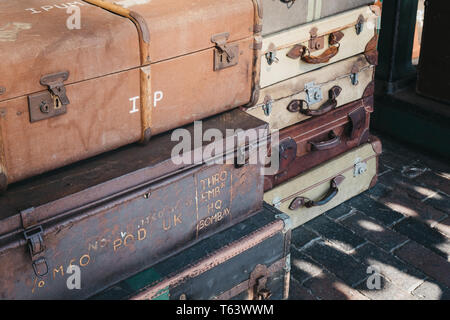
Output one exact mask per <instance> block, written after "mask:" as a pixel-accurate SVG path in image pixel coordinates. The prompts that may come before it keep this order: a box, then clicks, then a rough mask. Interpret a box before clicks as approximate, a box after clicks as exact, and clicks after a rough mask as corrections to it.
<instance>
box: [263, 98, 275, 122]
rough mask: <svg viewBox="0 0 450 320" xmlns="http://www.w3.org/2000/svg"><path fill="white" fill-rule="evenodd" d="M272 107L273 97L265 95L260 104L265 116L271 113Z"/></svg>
mask: <svg viewBox="0 0 450 320" xmlns="http://www.w3.org/2000/svg"><path fill="white" fill-rule="evenodd" d="M272 107H273V99H272V98H271V97H270V96H265V97H264V102H263V106H262V109H263V111H264V115H265V116H267V117H268V116H270V114H271V113H272Z"/></svg>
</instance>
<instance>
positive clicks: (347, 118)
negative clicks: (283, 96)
mask: <svg viewBox="0 0 450 320" xmlns="http://www.w3.org/2000/svg"><path fill="white" fill-rule="evenodd" d="M372 112H373V96H370V97H368V98H365V99H361V100H358V101H355V102H352V103H349V104H347V105H345V106H343V107H341V108H339V109H336V110H334V111H332V112H329V113H327V114H325V115H323V116H321V117H317V118H312V119H309V120H307V121H305V122H302V123H299V124H296V125H293V126H291V127H289V128H286V129H283V130H281V132H280V136H279V141H280V142H279V146H278V150H279V159H280V169H279V170H278V172H277V173H276V174H275V175H267V176H265V177H264V190H265V191H268V190H270V189H273V188H274V187H276V186H277V185H279V184H281V183H283V182H285V181H287V180H289V179H291V178H293V177H296V176H298V175H299V174H300V173H303V172H305V171H307V170H309V169H311V168H313V167H315V166H318V165H319V164H321V163H323V162H325V161H327V160H330V159H332V158H334V157H336V156H338V155H340V154H342V153H344V152H346V151H348V150H350V149H353V148H355V147H357V146H359V145H361V144H363V143H366V142H368V140H369V137H370V134H369V125H370V114H371V113H372Z"/></svg>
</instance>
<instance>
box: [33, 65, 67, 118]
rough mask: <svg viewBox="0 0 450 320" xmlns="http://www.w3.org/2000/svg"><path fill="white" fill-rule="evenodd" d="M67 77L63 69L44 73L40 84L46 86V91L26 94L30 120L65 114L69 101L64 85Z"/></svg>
mask: <svg viewBox="0 0 450 320" xmlns="http://www.w3.org/2000/svg"><path fill="white" fill-rule="evenodd" d="M67 79H69V72H68V71H64V72H60V73H54V74H49V75H45V76H43V77H42V78H41V80H40V84H41V85H43V86H47V87H48V91H45V92H39V93H35V94H32V95H29V96H28V108H29V113H30V122H36V121H41V120H44V119H48V118H52V117H56V116H59V115H61V114H65V113H66V112H67V108H66V106H67V105H68V104H69V103H70V101H69V98H68V97H67V94H66V88H65V87H64V81H66V80H67Z"/></svg>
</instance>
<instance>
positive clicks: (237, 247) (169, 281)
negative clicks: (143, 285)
mask: <svg viewBox="0 0 450 320" xmlns="http://www.w3.org/2000/svg"><path fill="white" fill-rule="evenodd" d="M283 228H284V223H283V221H281V220H278V221H274V222H272V223H270V224H268V225H267V226H265V227H263V228H261V229H259V230H257V231H255V232H253V233H251V234H249V235H248V236H246V237H243V238H241V239H239V240H237V241H234V242H233V243H231V244H229V245H228V246H226V247H224V248H222V249H220V250H218V251H216V252H213V253H211V254H209V255H208V256H207V257H206V258H205V259H203V260H201V261H199V262H198V263H196V264H194V265H190V266H188V267H187V268H186V269H184V270H183V271H181V272H176V273H173V274H172V275H169V276H168V277H166V278H165V279H164V280H162V281H160V282H159V283H157V284H154V285H151V286H150V287H149V288H148V289H144V290H143V291H142V292H141V293H138V294H137V295H135V296H133V297H131V300H151V299H152V298H153V297H155V296H156V295H157V294H158V292H160V291H161V290H164V289H165V288H167V287H174V286H177V285H179V284H181V283H183V282H185V281H187V280H188V279H191V278H195V277H197V276H199V275H200V274H203V273H205V272H207V271H209V270H211V269H213V268H214V267H216V266H218V265H220V264H222V263H224V262H226V261H228V260H230V259H232V258H234V257H236V256H238V255H240V254H242V253H244V252H245V251H247V250H249V249H251V248H253V247H254V246H256V245H258V244H259V243H261V242H263V241H265V240H266V239H269V238H271V237H273V236H274V235H275V234H277V233H278V232H282V230H283Z"/></svg>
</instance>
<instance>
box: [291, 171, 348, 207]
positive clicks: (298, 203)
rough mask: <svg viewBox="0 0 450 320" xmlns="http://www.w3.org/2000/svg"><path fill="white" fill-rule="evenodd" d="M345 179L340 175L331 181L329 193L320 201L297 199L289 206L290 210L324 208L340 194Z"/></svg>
mask: <svg viewBox="0 0 450 320" xmlns="http://www.w3.org/2000/svg"><path fill="white" fill-rule="evenodd" d="M344 179H345V177H344V176H342V175H340V176H337V177H336V178H334V179H333V180H331V183H330V184H331V186H330V189H329V190H328V192H327V193H326V194H325V196H324V197H323V198H322V199H320V200H318V201H314V200H310V199H308V198H305V197H297V198H295V199H294V200H293V201H292V203H291V204H290V206H289V209H290V210H297V209H299V208H301V207H306V208H312V207H319V206H324V205H326V204H327V203H329V202H330V201H331V200H333V199H334V198H335V197H336V196H337V195H338V193H339V188H338V187H339V185H340V184H341V183H342V182H343V181H344Z"/></svg>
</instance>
